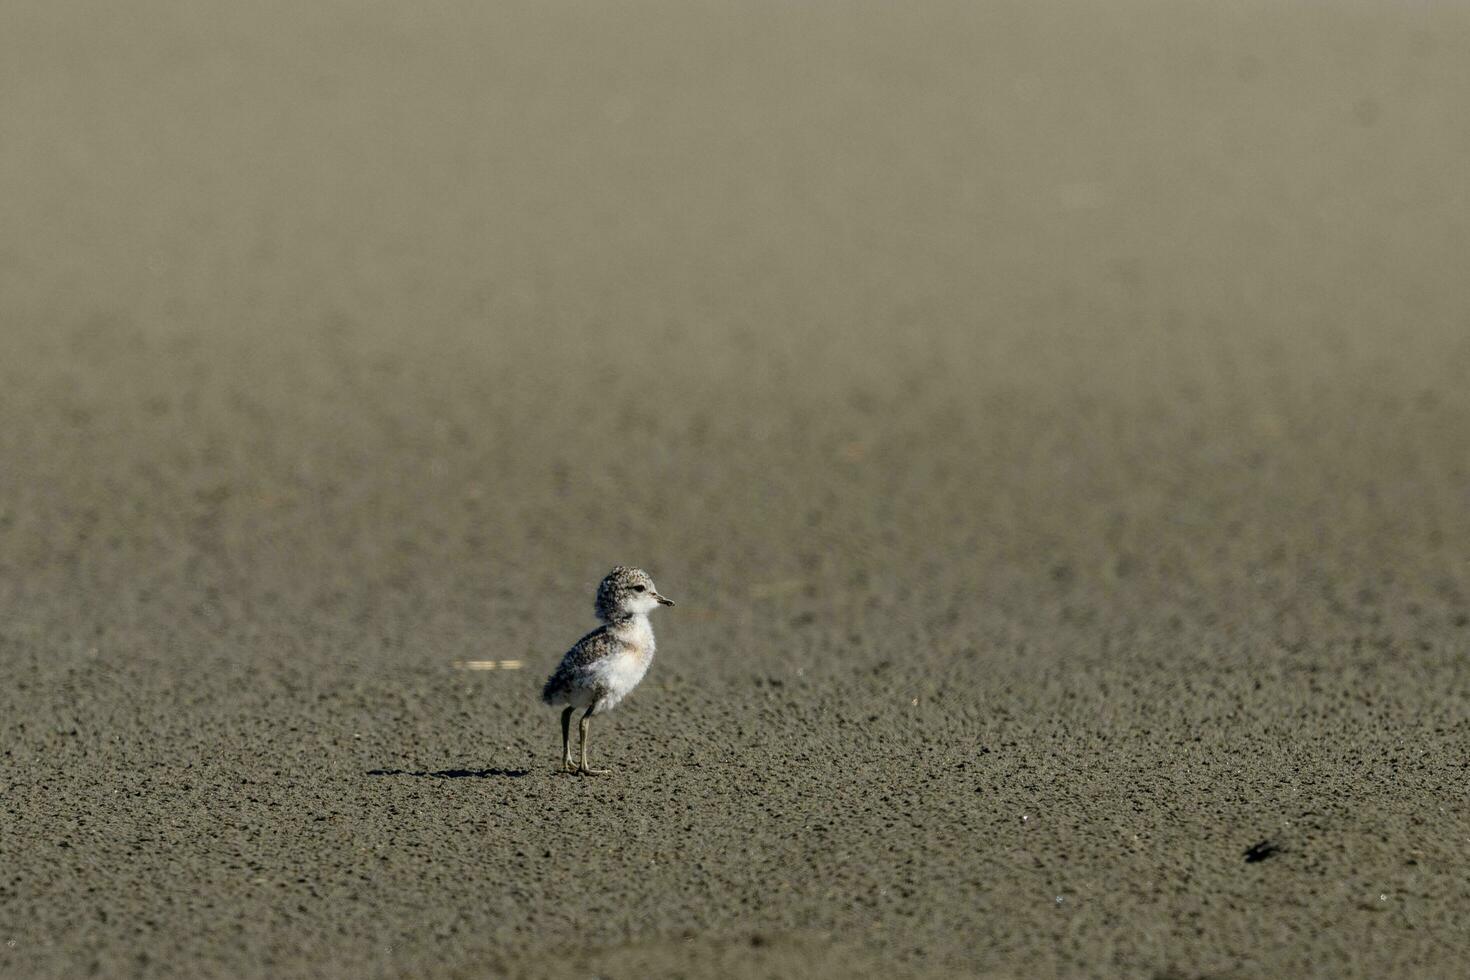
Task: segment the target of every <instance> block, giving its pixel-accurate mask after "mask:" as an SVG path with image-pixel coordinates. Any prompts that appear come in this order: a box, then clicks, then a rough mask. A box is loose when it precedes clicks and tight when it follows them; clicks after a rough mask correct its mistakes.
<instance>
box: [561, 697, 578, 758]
mask: <svg viewBox="0 0 1470 980" xmlns="http://www.w3.org/2000/svg"><path fill="white" fill-rule="evenodd" d="M572 710H573V709H572V706H571V705H567V710H565V711H563V712H562V713H561V771H562V772H576V771H577V767H576V766H574V765H573V764H572Z"/></svg>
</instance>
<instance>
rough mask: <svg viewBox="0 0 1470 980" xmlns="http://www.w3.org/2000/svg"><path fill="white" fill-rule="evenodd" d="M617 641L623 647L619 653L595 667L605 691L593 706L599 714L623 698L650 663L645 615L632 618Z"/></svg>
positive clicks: (650, 638) (649, 630)
mask: <svg viewBox="0 0 1470 980" xmlns="http://www.w3.org/2000/svg"><path fill="white" fill-rule="evenodd" d="M618 638H619V639H621V640H622V641H623V642H624V643H625V644H626V646H625V647H624V648H623V651H622V652H621V653H619V654H616V655H615V656H612V657H608V658H607V659H606V660H604V661H603V662H602V663H600V664H599V665H598V671H597V673H598V675H599V676H598V678H597V680H598V683H599V685H600V686H601V687H602V688H603V690H604V691H606V692H607V693H606V694H605V695H604V696H603V699H602V701H601V702H599V704H598V706H597V710H599V711H607V710H608V709H609V708H612V707H613V706H615V705H616V704H617V703H618V702H619V701H621V700H623V698H625V697H627V695H628V692H629V691H631V690H633V688H635V687H637V686H638V682H639V681H641V680H643V675H644V674H646V673H648V665H649V664H651V663H653V627H651V626H650V625H649V624H648V617H647V616H635V617H633V622H631V623H629V624H628V625H627V626H625V627H624V628H622V629H620V630H619V631H618Z"/></svg>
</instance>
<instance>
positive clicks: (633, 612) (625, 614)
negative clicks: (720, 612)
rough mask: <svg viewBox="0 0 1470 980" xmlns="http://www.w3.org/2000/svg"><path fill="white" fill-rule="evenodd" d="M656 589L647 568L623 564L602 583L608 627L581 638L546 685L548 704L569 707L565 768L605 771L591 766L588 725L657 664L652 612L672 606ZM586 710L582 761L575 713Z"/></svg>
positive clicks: (600, 605) (601, 615)
mask: <svg viewBox="0 0 1470 980" xmlns="http://www.w3.org/2000/svg"><path fill="white" fill-rule="evenodd" d="M673 604H674V601H673V600H672V599H665V598H664V597H663V596H661V595H659V594H658V589H656V588H654V587H653V579H651V578H649V577H648V573H647V572H645V571H643V569H641V568H629V567H628V566H626V565H618V566H617V567H615V568H614V569H613V570H612V571H610V572H608V573H607V577H606V578H604V579H603V580H602V584H601V585H599V586H598V587H597V601H596V607H595V611H596V613H597V618H598V619H600V620H602V622H603V625H602V626H599V627H598V628H597V629H595V630H593V631H592V632H591V633H588V634H587V635H586V636H584V637H582V638H581V639H580V640H578V641H577V645H576V646H574V647H572V648H571V649H570V650H568V651H567V655H566V656H565V657H562V658H561V666H559V667H557V668H556V673H554V674H552V675H551V678H550V679H549V680H548V681H547V682H546V686H545V687H544V688H542V689H541V700H543V701H545V702H546V703H547V704H554V705H560V704H564V705H566V706H567V707H566V710H565V711H563V712H562V713H561V768H562V771H564V772H576V773H580V774H582V775H585V776H601V775H605V774H606V773H607V772H608V770H606V769H592V768H590V767H589V766H588V765H587V723H588V722H589V721H590V720H591V718H592V716H593V715H596V714H601V713H602V712H604V711H611V710H612V709H613V708H614V707H616V706H617V703H618V702H619V701H621V700H623V698H625V697H627V696H628V692H629V691H631V690H633V688H635V687H637V686H638V682H639V681H641V680H643V675H644V674H645V673H647V672H648V665H649V664H650V663H652V662H653V627H652V626H650V625H649V623H648V614H649V613H650V612H652V611H653V610H654V609H656V608H657V607H659V606H661V605H662V606H672V605H673ZM578 708H585V709H587V710H585V711H584V712H582V726H581V734H582V742H581V744H582V764H581V765H580V766H577V765H574V764H573V763H572V712H573V711H575V710H576V709H578Z"/></svg>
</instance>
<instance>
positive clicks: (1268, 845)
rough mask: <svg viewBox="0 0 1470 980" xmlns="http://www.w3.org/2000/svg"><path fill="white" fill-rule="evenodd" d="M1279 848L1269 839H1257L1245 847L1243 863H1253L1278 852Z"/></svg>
mask: <svg viewBox="0 0 1470 980" xmlns="http://www.w3.org/2000/svg"><path fill="white" fill-rule="evenodd" d="M1280 851H1281V848H1280V847H1279V846H1277V845H1276V844H1275V843H1273V842H1272V841H1269V840H1263V841H1257V842H1256V843H1254V844H1252V845H1251V846H1250V847H1247V848H1246V849H1245V863H1246V864H1255V863H1256V862H1257V861H1264V860H1266V858H1268V857H1272V856H1273V855H1275V854H1277V853H1279V852H1280Z"/></svg>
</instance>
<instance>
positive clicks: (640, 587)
mask: <svg viewBox="0 0 1470 980" xmlns="http://www.w3.org/2000/svg"><path fill="white" fill-rule="evenodd" d="M633 591H634V592H643V591H644V587H643V586H641V585H635V586H633Z"/></svg>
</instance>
